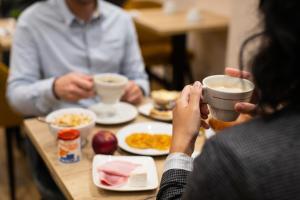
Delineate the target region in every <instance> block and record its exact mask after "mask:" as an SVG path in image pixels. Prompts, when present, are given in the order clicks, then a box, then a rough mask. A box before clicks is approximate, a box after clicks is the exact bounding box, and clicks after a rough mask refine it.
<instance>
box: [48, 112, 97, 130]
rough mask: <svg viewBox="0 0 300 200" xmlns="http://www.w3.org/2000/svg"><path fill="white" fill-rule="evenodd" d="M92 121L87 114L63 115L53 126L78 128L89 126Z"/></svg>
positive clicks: (54, 121) (57, 118) (56, 119)
mask: <svg viewBox="0 0 300 200" xmlns="http://www.w3.org/2000/svg"><path fill="white" fill-rule="evenodd" d="M91 121H92V119H91V117H89V116H88V115H85V114H83V113H82V114H75V113H70V114H63V115H61V116H59V117H56V118H55V119H54V120H53V125H56V126H63V127H76V126H81V125H86V124H89V123H90V122H91Z"/></svg>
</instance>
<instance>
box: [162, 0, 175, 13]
mask: <svg viewBox="0 0 300 200" xmlns="http://www.w3.org/2000/svg"><path fill="white" fill-rule="evenodd" d="M178 10H179V7H178V5H177V2H176V1H175V0H165V1H164V4H163V11H164V13H165V14H168V15H170V14H174V13H176V12H178Z"/></svg>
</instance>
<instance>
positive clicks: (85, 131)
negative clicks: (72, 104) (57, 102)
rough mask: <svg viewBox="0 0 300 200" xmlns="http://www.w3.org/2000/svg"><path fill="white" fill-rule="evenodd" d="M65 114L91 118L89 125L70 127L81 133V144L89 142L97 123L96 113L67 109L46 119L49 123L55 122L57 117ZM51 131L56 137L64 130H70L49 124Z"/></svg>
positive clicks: (53, 113) (79, 109) (55, 112)
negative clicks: (88, 138)
mask: <svg viewBox="0 0 300 200" xmlns="http://www.w3.org/2000/svg"><path fill="white" fill-rule="evenodd" d="M65 114H83V115H87V116H89V117H90V118H91V122H90V123H88V124H84V125H80V126H75V127H70V129H76V130H78V131H79V132H80V137H81V144H84V143H85V142H86V140H87V137H88V135H89V134H90V133H91V132H92V130H93V128H94V127H95V121H96V115H95V113H94V112H92V111H90V110H87V109H83V108H65V109H60V110H56V111H53V112H52V113H50V114H49V115H47V117H46V121H47V122H53V121H54V120H55V119H56V118H57V117H60V116H62V115H65ZM49 129H50V132H51V133H52V134H54V135H55V137H56V134H57V133H58V132H59V131H60V130H62V129H68V128H66V127H62V126H57V125H54V124H49Z"/></svg>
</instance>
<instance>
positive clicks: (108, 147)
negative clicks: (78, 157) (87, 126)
mask: <svg viewBox="0 0 300 200" xmlns="http://www.w3.org/2000/svg"><path fill="white" fill-rule="evenodd" d="M92 147H93V150H94V152H95V154H107V155H111V154H113V153H114V152H115V151H116V150H117V148H118V139H117V138H116V136H115V134H114V133H112V132H110V131H107V130H101V131H99V132H97V133H96V134H95V135H94V137H93V139H92Z"/></svg>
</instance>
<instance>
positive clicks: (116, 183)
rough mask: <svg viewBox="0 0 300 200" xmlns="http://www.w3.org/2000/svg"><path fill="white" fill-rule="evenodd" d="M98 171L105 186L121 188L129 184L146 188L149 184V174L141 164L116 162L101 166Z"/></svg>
mask: <svg viewBox="0 0 300 200" xmlns="http://www.w3.org/2000/svg"><path fill="white" fill-rule="evenodd" d="M97 170H98V173H99V175H100V182H101V184H103V185H107V186H113V187H120V186H122V185H124V184H126V183H128V185H129V186H132V187H144V186H146V184H147V172H146V170H145V168H144V167H143V166H142V165H140V164H135V163H131V162H128V161H122V160H114V161H109V162H106V163H105V164H103V165H101V166H99V167H98V169H97Z"/></svg>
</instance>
